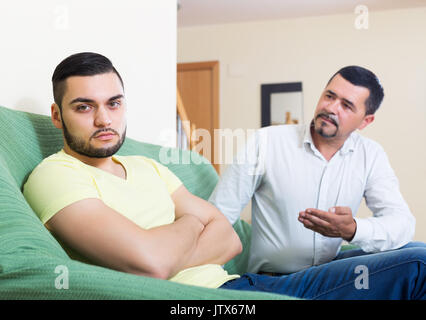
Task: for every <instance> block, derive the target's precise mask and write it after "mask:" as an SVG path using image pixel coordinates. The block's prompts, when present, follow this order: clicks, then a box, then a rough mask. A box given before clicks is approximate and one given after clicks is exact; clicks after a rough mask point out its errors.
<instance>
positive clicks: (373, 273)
mask: <svg viewBox="0 0 426 320" xmlns="http://www.w3.org/2000/svg"><path fill="white" fill-rule="evenodd" d="M411 262H420V263H422V264H425V262H424V261H423V260H421V259H413V260H409V261H404V262H400V263H397V264H394V265H391V266H388V267H386V268H382V269H380V270H376V271H375V272H372V273H369V276H370V275H371V276H372V275H375V274H377V273H379V272H383V271H385V270H388V269H392V268H395V267H399V266H401V265H403V264H407V263H411ZM354 281H355V279H354V280H351V281H348V282H345V283H344V284H341V285H340V286H337V287H335V288H333V289H329V290H327V291H325V292H322V293H320V294H317V295H316V296H314V297H312V298H310V299H312V300H315V299H317V298H318V297H320V296H322V295H325V294H327V293H330V292H332V291H335V290H337V289H341V288H343V287H345V286H347V285H349V284H352V283H353V282H354Z"/></svg>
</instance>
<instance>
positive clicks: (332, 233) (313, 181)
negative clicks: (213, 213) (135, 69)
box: [209, 66, 426, 299]
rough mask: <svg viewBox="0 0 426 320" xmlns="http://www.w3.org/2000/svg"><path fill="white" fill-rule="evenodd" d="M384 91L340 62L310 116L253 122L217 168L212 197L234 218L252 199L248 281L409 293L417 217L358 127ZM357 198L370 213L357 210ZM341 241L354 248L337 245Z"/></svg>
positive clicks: (420, 255)
mask: <svg viewBox="0 0 426 320" xmlns="http://www.w3.org/2000/svg"><path fill="white" fill-rule="evenodd" d="M383 97H384V92H383V88H382V86H381V84H380V82H379V80H378V78H377V77H376V75H374V74H373V73H372V72H371V71H369V70H367V69H365V68H362V67H359V66H348V67H345V68H342V69H340V70H339V71H338V72H336V73H335V74H334V75H333V76H332V77H331V79H330V80H329V82H328V83H327V85H326V87H325V89H324V91H323V93H322V94H321V97H320V99H319V101H318V105H317V108H316V110H315V114H314V118H313V120H312V121H311V123H310V125H282V126H271V127H266V128H262V129H260V130H258V131H257V132H256V133H255V134H254V135H253V137H252V139H251V140H250V141H248V143H247V145H246V148H245V150H243V151H242V152H240V153H239V154H238V155H237V157H236V160H237V161H234V163H233V164H232V165H230V166H229V167H228V168H227V170H226V171H225V172H224V174H223V175H222V177H221V180H220V181H219V183H218V185H217V186H216V188H215V190H214V192H213V193H212V195H211V197H210V200H209V201H210V202H211V203H213V204H214V205H215V206H216V207H217V208H218V209H219V210H220V211H221V212H222V213H223V214H224V215H225V216H226V217H227V218H228V220H229V221H230V222H231V223H234V222H235V221H236V220H237V219H238V217H239V216H240V213H241V211H242V210H243V208H244V207H245V206H246V205H247V203H248V202H249V201H250V200H252V239H251V247H250V256H249V266H248V269H249V272H251V273H253V274H257V275H256V276H254V279H251V282H253V283H255V282H256V281H257V277H261V276H262V275H263V274H269V275H271V274H272V275H279V276H281V277H280V279H281V280H280V281H281V285H283V286H285V287H286V288H287V289H286V291H285V292H286V293H287V294H290V295H296V296H302V297H308V298H317V299H401V298H408V297H407V295H406V294H405V295H404V293H403V292H404V289H403V288H404V286H407V283H410V281H413V282H412V283H417V282H418V280H419V279H421V277H422V275H424V272H425V270H424V269H425V268H424V265H425V254H426V249H425V244H423V243H414V242H410V241H411V240H412V238H413V236H414V230H415V218H414V217H413V215H412V213H411V212H410V209H409V207H408V205H407V204H406V202H405V201H404V199H403V197H402V195H401V193H400V191H399V186H398V180H397V178H396V176H395V174H394V172H393V170H392V168H391V166H390V164H389V161H388V158H387V156H386V154H385V152H384V150H383V148H382V147H381V146H380V145H379V144H378V143H376V142H374V141H372V140H371V139H368V138H365V137H363V136H361V135H360V134H358V133H357V132H356V130H357V129H358V130H362V129H364V128H365V127H366V126H367V125H369V124H370V123H372V122H373V121H374V114H375V112H376V110H377V109H378V108H379V106H380V104H381V102H382V100H383ZM363 198H365V200H366V204H367V206H368V207H369V209H370V210H371V211H372V213H373V217H370V218H366V219H361V218H357V217H356V213H357V211H358V208H359V206H360V203H361V201H362V199H363ZM343 240H346V241H348V242H350V243H351V244H355V245H357V246H359V247H360V249H356V250H351V251H347V252H340V248H341V244H342V241H343ZM395 249H399V250H395ZM377 252H380V253H378V254H373V253H377ZM349 257H350V258H351V259H346V258H349ZM412 261H416V262H418V264H416V267H414V268H413V269H410V267H408V265H409V264H410V263H411V262H412ZM359 266H365V268H366V269H365V270H368V272H369V274H370V275H371V274H374V281H373V279H371V281H370V282H369V286H368V285H367V287H368V289H369V290H358V289H359V288H360V287H359V286H358V287H357V286H356V279H357V276H359V275H358V273H359V270H360V269H359ZM384 270H387V271H386V272H384ZM416 270H417V271H416ZM402 275H403V276H402ZM401 277H404V280H402V278H401ZM419 277H420V278H419ZM408 278H409V279H411V280H408ZM240 281H241V280H240ZM418 285H419V286H420V287H419V288H418V289H416V290H417V292H422V293H421V294H420V296H417V298H419V297H420V298H422V299H424V290H425V285H424V283H418ZM248 286H250V285H249V284H248ZM231 289H232V287H231ZM364 289H367V288H365V287H364ZM411 297H413V296H411Z"/></svg>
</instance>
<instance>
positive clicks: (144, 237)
mask: <svg viewBox="0 0 426 320" xmlns="http://www.w3.org/2000/svg"><path fill="white" fill-rule="evenodd" d="M171 197H172V200H173V202H174V204H175V221H174V222H173V223H171V224H168V225H163V226H159V227H155V228H151V229H143V228H141V227H139V226H138V225H136V224H135V223H133V222H132V221H131V220H129V219H127V218H126V217H124V216H123V215H121V214H120V213H118V212H117V211H115V210H113V209H112V208H110V207H108V206H107V205H105V204H104V203H103V202H102V201H101V200H99V199H95V198H91V199H84V200H81V201H78V202H75V203H73V204H71V205H69V206H67V207H65V208H63V209H62V210H60V211H59V212H58V213H56V214H55V215H54V216H53V217H52V218H51V219H50V220H49V221H48V222H47V223H46V226H47V228H48V229H49V230H50V231H51V232H52V233H53V234H54V235H55V236H56V237H57V238H59V239H61V241H63V242H64V243H66V244H67V245H68V246H70V247H71V248H73V249H74V250H76V251H77V252H79V253H80V254H82V255H84V256H85V257H87V258H89V259H90V260H91V261H93V262H95V263H97V264H99V265H102V266H105V267H108V268H111V269H115V270H119V271H123V272H128V273H134V274H139V275H145V276H150V277H155V278H161V279H168V278H170V277H172V276H174V275H175V274H176V273H178V272H179V271H180V270H183V269H186V268H189V267H194V266H198V265H202V264H209V263H213V264H224V263H226V262H227V261H229V260H230V259H232V258H233V257H234V256H236V255H237V254H239V253H240V252H241V250H242V245H241V242H240V239H239V237H238V235H237V234H236V233H235V231H234V229H233V228H232V226H231V225H230V223H229V222H228V220H227V219H226V217H225V216H224V215H223V214H222V213H221V212H220V211H219V210H218V209H216V207H215V206H213V205H212V204H210V203H209V202H207V201H204V200H203V199H200V198H198V197H196V196H194V195H192V194H191V193H190V192H189V191H188V190H187V189H186V188H185V187H184V186H183V185H182V186H180V187H179V188H178V189H177V190H176V191H175V192H174V193H173V194H172V196H171Z"/></svg>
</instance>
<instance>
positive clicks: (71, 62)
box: [52, 52, 124, 109]
mask: <svg viewBox="0 0 426 320" xmlns="http://www.w3.org/2000/svg"><path fill="white" fill-rule="evenodd" d="M109 72H114V73H115V74H116V75H117V76H118V78H119V79H120V82H121V85H122V86H123V88H124V85H123V79H121V76H120V74H119V73H118V71H117V70H116V69H115V68H114V66H113V65H112V62H111V61H110V60H109V59H108V58H107V57H105V56H103V55H101V54H99V53H93V52H81V53H76V54H73V55H71V56H69V57H68V58H65V59H64V60H62V61H61V63H59V64H58V65H57V67H56V68H55V71H54V72H53V76H52V84H53V98H54V100H55V103H56V104H57V105H58V106H59V108H60V109H62V99H63V97H64V94H65V89H66V88H65V80H66V79H67V78H69V77H72V76H94V75H98V74H103V73H109Z"/></svg>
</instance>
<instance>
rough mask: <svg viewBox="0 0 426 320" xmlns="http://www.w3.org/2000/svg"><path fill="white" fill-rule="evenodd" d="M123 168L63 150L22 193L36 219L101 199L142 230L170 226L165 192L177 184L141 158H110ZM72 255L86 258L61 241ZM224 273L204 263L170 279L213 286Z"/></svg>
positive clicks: (172, 217) (42, 166) (167, 172)
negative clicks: (109, 168) (114, 169)
mask: <svg viewBox="0 0 426 320" xmlns="http://www.w3.org/2000/svg"><path fill="white" fill-rule="evenodd" d="M112 159H113V161H115V162H117V163H120V164H121V165H122V166H123V167H124V168H125V170H126V179H121V178H119V177H117V176H115V175H113V174H111V173H109V172H106V171H104V170H102V169H98V168H96V167H93V166H90V165H87V164H85V163H83V162H82V161H80V160H78V159H76V158H74V157H72V156H70V155H68V154H67V153H65V152H64V150H61V151H59V152H58V153H55V154H53V155H51V156H49V157H47V158H46V159H44V160H43V161H42V162H41V163H40V164H39V165H38V166H37V167H36V168H35V169H34V170H33V172H32V173H31V175H30V176H29V178H28V180H27V182H26V183H25V185H24V190H23V193H24V196H25V198H26V200H27V201H28V203H29V204H30V206H31V207H32V209H33V210H34V212H35V213H36V214H37V215H38V217H39V218H40V220H41V221H42V222H43V224H44V223H46V222H47V221H48V220H49V219H50V218H51V217H52V216H54V215H55V214H56V213H57V212H58V211H60V210H61V209H63V208H65V207H66V206H68V205H70V204H72V203H74V202H77V201H80V200H83V199H88V198H98V199H101V200H102V201H103V202H104V203H105V204H106V205H107V206H109V207H111V208H112V209H114V210H115V211H117V212H119V213H121V214H122V215H123V216H125V217H127V218H128V219H130V220H131V221H133V222H134V223H136V224H137V225H138V226H140V227H141V228H144V229H150V228H153V227H157V226H161V225H164V224H170V223H172V222H173V221H174V220H175V211H174V209H175V207H174V203H173V201H172V199H171V197H170V195H171V194H172V193H173V192H174V191H175V190H176V189H177V188H178V187H179V186H180V185H181V184H182V182H181V181H180V180H179V178H178V177H176V176H175V175H174V174H173V173H172V172H171V171H170V170H169V169H168V168H167V167H165V166H163V165H161V164H160V163H158V162H156V161H155V160H153V159H150V158H147V157H143V156H117V155H115V156H113V157H112ZM61 245H62V246H63V247H64V249H65V251H66V252H67V253H68V254H69V255H70V257H71V258H73V259H77V260H81V261H83V262H88V261H87V260H86V259H84V257H82V256H80V255H79V254H77V253H76V252H75V251H73V250H71V248H69V247H67V246H66V245H64V244H62V243H61ZM238 277H239V276H238V275H229V274H228V273H227V272H226V271H225V270H224V269H223V268H222V266H220V265H216V264H207V265H202V266H197V267H192V268H188V269H185V270H182V271H180V272H179V273H178V274H176V275H175V276H174V277H172V278H170V279H169V280H171V281H175V282H179V283H185V284H191V285H197V286H203V287H209V288H218V287H220V286H221V285H222V284H223V283H225V282H226V281H228V280H231V279H235V278H238Z"/></svg>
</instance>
